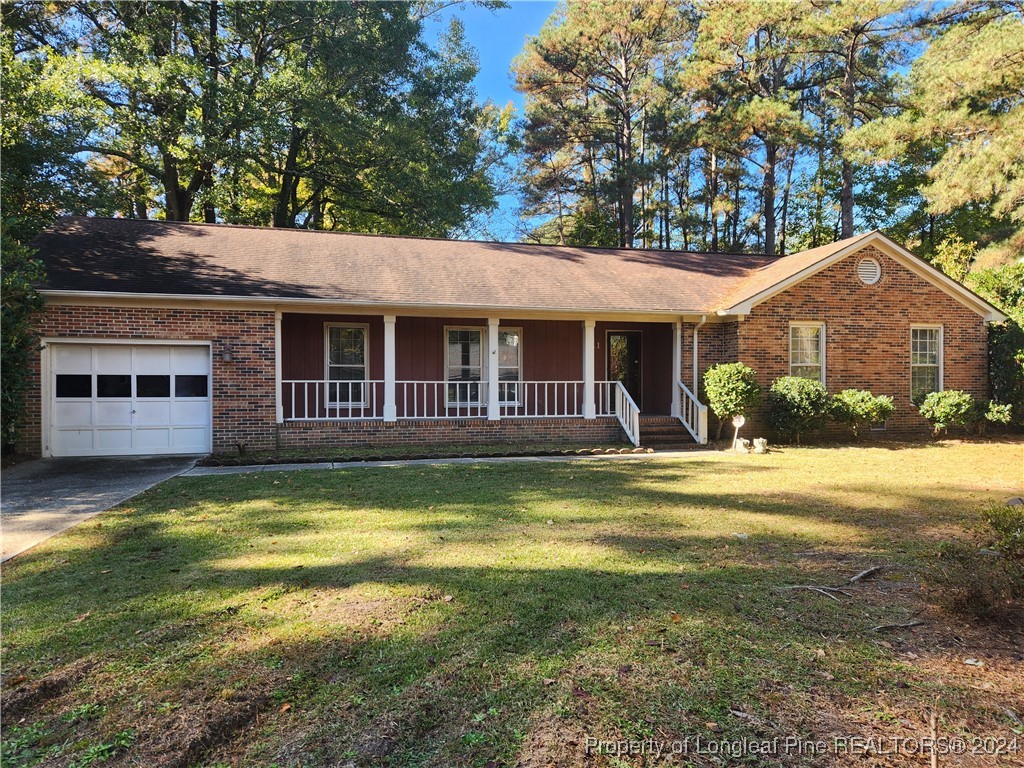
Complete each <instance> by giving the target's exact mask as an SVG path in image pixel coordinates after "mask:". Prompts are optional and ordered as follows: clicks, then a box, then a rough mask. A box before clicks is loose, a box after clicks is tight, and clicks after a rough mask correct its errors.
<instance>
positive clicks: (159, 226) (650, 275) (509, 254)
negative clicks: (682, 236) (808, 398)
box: [31, 217, 773, 313]
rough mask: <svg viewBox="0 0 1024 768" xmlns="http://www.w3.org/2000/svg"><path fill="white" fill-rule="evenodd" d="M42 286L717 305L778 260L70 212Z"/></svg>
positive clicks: (609, 307)
mask: <svg viewBox="0 0 1024 768" xmlns="http://www.w3.org/2000/svg"><path fill="white" fill-rule="evenodd" d="M31 245H32V246H33V247H34V248H36V249H38V255H39V258H41V259H42V261H43V262H44V264H45V266H46V272H47V279H46V284H45V285H44V286H43V287H44V288H45V289H48V290H52V291H58V292H64V291H97V292H113V293H141V294H161V295H196V296H244V297H271V298H282V299H284V298H289V299H326V300H333V301H338V302H343V303H352V304H388V305H396V306H397V305H435V306H451V307H494V308H501V307H513V308H521V309H528V308H536V309H558V310H570V311H573V310H595V311H620V312H678V313H682V312H693V311H711V310H712V309H714V308H716V307H718V306H721V300H722V299H723V297H725V296H727V295H730V294H733V293H735V290H736V288H737V285H738V284H739V283H740V282H742V281H744V280H746V279H747V277H748V276H749V275H751V274H752V272H753V271H754V270H756V269H758V268H760V267H763V266H765V265H766V264H768V263H771V262H772V261H773V259H771V258H768V257H765V256H758V255H752V254H743V255H738V254H723V253H717V254H708V253H681V252H676V251H652V250H626V249H613V248H567V247H555V246H542V245H524V244H514V243H485V242H468V241H459V240H436V239H427V238H414V237H388V236H378V235H359V234H349V233H337V232H313V231H305V230H294V229H273V228H268V227H244V226H229V225H220V224H186V223H177V222H160V221H139V220H132V219H100V218H84V217H66V218H62V219H60V220H58V221H57V222H56V223H55V224H54V225H53V227H51V228H50V229H48V230H47V231H45V232H43V233H42V234H40V235H39V236H38V237H37V238H36V239H35V240H34V241H33V242H32V244H31Z"/></svg>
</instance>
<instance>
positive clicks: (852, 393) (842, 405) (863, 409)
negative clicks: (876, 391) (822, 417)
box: [829, 389, 896, 437]
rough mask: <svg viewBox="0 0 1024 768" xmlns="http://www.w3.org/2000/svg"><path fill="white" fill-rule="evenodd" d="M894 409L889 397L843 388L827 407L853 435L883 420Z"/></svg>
mask: <svg viewBox="0 0 1024 768" xmlns="http://www.w3.org/2000/svg"><path fill="white" fill-rule="evenodd" d="M895 410H896V406H894V405H893V402H892V398H891V397H888V396H887V395H879V396H878V397H875V396H874V395H873V394H871V393H870V392H869V391H868V390H866V389H844V390H843V391H842V392H840V393H839V394H838V395H834V396H833V397H832V403H831V405H830V407H829V412H830V414H831V416H832V418H833V419H835V420H836V421H837V422H838V423H840V424H845V425H847V426H848V427H849V428H850V430H851V431H852V432H853V436H854V437H858V436H859V435H858V433H859V431H860V430H861V429H864V428H865V427H869V426H871V425H872V424H878V423H880V422H883V421H885V420H886V419H888V418H889V417H890V416H892V414H893V411H895Z"/></svg>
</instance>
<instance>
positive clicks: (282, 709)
mask: <svg viewBox="0 0 1024 768" xmlns="http://www.w3.org/2000/svg"><path fill="white" fill-rule="evenodd" d="M291 708H292V705H291V704H288V703H287V702H286V703H284V704H282V705H281V709H279V710H278V712H287V711H288V710H289V709H291Z"/></svg>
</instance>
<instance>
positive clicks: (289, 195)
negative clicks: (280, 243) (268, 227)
mask: <svg viewBox="0 0 1024 768" xmlns="http://www.w3.org/2000/svg"><path fill="white" fill-rule="evenodd" d="M304 140H305V131H303V130H302V129H301V128H299V127H298V126H297V125H294V124H293V125H292V130H291V135H290V136H289V138H288V154H287V155H286V156H285V161H284V169H283V170H284V172H283V173H282V174H281V187H280V189H278V190H277V199H276V200H275V202H274V222H273V225H274V226H275V227H294V226H295V214H294V210H293V205H292V203H293V200H294V199H295V192H296V190H297V189H298V186H299V170H298V158H299V150H300V149H301V148H302V142H303V141H304Z"/></svg>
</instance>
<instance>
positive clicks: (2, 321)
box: [0, 224, 43, 449]
mask: <svg viewBox="0 0 1024 768" xmlns="http://www.w3.org/2000/svg"><path fill="white" fill-rule="evenodd" d="M32 255H33V254H32V252H31V251H30V250H29V249H28V248H26V247H25V246H23V245H21V244H20V243H19V242H18V241H17V240H15V239H14V238H13V237H10V236H9V234H8V232H7V227H6V224H5V225H3V226H2V228H0V283H2V289H0V296H2V299H3V301H2V305H3V306H2V312H0V339H2V343H0V360H2V362H0V444H2V445H3V447H4V448H5V449H6V448H8V447H10V446H12V445H13V444H14V443H15V442H16V441H17V439H18V425H19V421H20V419H21V416H22V414H23V413H24V411H25V393H26V391H27V389H28V385H29V379H30V371H31V370H32V359H33V356H35V355H36V354H38V352H39V338H38V336H37V335H36V332H35V328H34V326H33V319H34V316H35V313H36V312H38V311H39V310H40V309H42V307H43V300H42V297H41V296H40V295H39V293H37V292H36V289H35V285H36V284H37V283H38V282H39V281H40V280H41V279H42V276H43V269H42V265H41V264H40V262H38V261H36V260H35V259H33V258H32Z"/></svg>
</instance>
